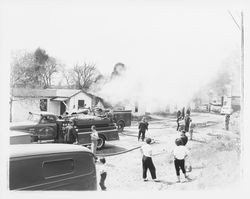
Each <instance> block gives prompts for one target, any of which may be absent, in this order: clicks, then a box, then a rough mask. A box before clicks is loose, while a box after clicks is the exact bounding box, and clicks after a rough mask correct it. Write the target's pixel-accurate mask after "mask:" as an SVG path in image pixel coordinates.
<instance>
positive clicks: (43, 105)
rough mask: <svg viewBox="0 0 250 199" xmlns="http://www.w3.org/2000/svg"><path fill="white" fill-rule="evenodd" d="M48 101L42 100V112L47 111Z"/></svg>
mask: <svg viewBox="0 0 250 199" xmlns="http://www.w3.org/2000/svg"><path fill="white" fill-rule="evenodd" d="M47 102H48V100H47V99H40V110H41V111H47V104H48V103H47Z"/></svg>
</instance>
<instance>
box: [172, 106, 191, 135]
mask: <svg viewBox="0 0 250 199" xmlns="http://www.w3.org/2000/svg"><path fill="white" fill-rule="evenodd" d="M190 112H191V111H190V108H188V109H187V111H186V114H185V107H183V108H182V111H181V110H178V111H177V119H176V122H177V129H176V130H177V131H179V130H185V132H188V131H189V127H190V123H191V122H192V119H191V117H190ZM182 120H183V121H184V127H182V128H181V126H180V122H181V121H182Z"/></svg>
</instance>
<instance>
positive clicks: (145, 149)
mask: <svg viewBox="0 0 250 199" xmlns="http://www.w3.org/2000/svg"><path fill="white" fill-rule="evenodd" d="M150 143H151V139H150V138H147V139H146V144H144V145H143V146H142V147H141V149H140V150H141V153H142V155H143V156H142V169H143V172H142V177H143V180H144V181H148V179H147V170H148V169H149V171H150V173H151V177H152V179H153V180H154V181H155V182H158V181H159V180H158V179H157V178H156V169H155V166H154V163H153V161H152V147H151V146H150Z"/></svg>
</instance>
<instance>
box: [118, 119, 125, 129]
mask: <svg viewBox="0 0 250 199" xmlns="http://www.w3.org/2000/svg"><path fill="white" fill-rule="evenodd" d="M117 127H118V132H123V130H124V127H125V124H124V122H123V121H119V122H118V123H117Z"/></svg>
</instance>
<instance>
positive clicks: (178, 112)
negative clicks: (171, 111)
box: [176, 110, 181, 131]
mask: <svg viewBox="0 0 250 199" xmlns="http://www.w3.org/2000/svg"><path fill="white" fill-rule="evenodd" d="M180 120H181V111H180V110H178V111H177V120H176V122H177V129H176V130H177V131H178V130H179V127H180V123H179V121H180Z"/></svg>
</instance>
